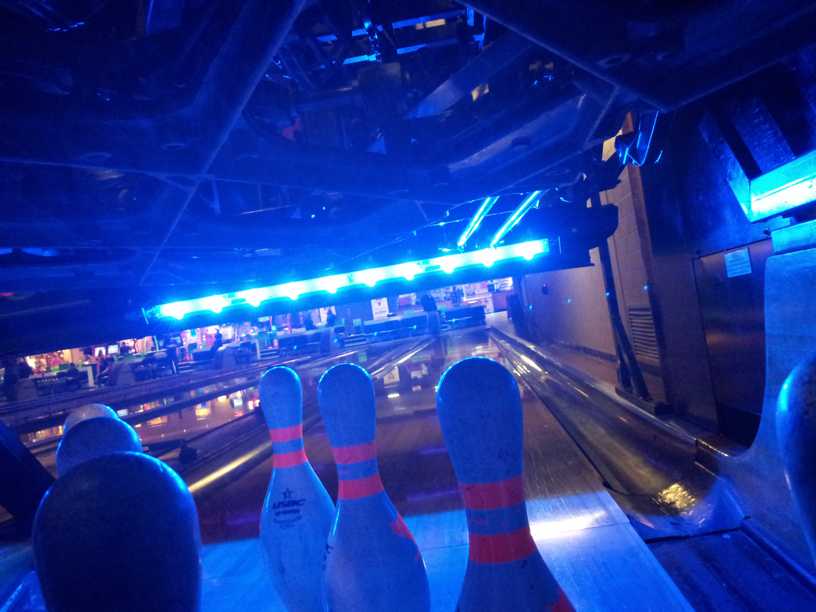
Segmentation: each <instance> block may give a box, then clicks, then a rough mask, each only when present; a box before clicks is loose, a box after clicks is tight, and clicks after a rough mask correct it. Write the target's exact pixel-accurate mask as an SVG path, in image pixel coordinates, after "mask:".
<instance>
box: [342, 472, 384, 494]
mask: <svg viewBox="0 0 816 612" xmlns="http://www.w3.org/2000/svg"><path fill="white" fill-rule="evenodd" d="M381 491H383V483H382V480H380V475H379V474H372V475H371V476H366V477H365V478H348V479H341V480H340V484H339V490H338V492H337V499H360V498H362V497H369V496H371V495H376V494H377V493H380V492H381Z"/></svg>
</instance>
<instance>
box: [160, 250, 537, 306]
mask: <svg viewBox="0 0 816 612" xmlns="http://www.w3.org/2000/svg"><path fill="white" fill-rule="evenodd" d="M549 249H550V245H549V242H548V241H547V240H546V239H542V240H530V241H528V242H521V243H519V244H511V245H505V246H500V247H496V248H487V249H479V250H476V251H467V252H464V253H451V254H448V255H441V256H439V257H434V258H432V259H421V260H417V261H408V262H403V263H398V264H393V265H390V266H379V267H374V268H366V269H364V270H357V271H356V272H351V273H349V274H332V275H328V276H320V277H317V278H310V279H304V280H297V281H292V282H288V283H283V284H280V285H270V286H267V287H256V288H253V289H244V290H242V291H236V292H234V293H222V294H218V295H208V296H204V297H200V298H196V299H192V300H182V301H176V302H168V303H167V304H160V305H158V306H154V307H152V308H150V309H147V310H146V311H145V312H146V314H147V317H148V319H176V320H178V321H180V320H182V319H183V318H184V317H186V316H187V315H188V314H192V313H202V312H213V313H216V314H218V313H220V312H222V311H223V310H224V309H226V308H229V307H231V306H252V307H254V308H258V307H259V306H260V305H261V304H262V303H264V302H268V301H272V300H290V301H295V300H298V299H300V298H301V297H302V296H304V295H309V294H315V293H328V294H336V293H337V292H338V291H340V290H341V289H345V288H348V287H354V286H357V287H375V286H376V285H377V284H379V283H381V282H387V281H395V280H407V281H412V280H414V279H415V278H416V277H418V276H423V275H428V274H438V273H440V272H443V273H446V274H453V273H454V272H455V271H456V270H459V269H462V268H473V267H478V266H483V267H486V268H490V267H492V266H493V265H494V264H495V263H497V262H503V261H508V260H513V259H516V260H517V259H523V260H526V261H530V260H532V259H534V258H535V257H536V256H538V255H546V254H548V253H549Z"/></svg>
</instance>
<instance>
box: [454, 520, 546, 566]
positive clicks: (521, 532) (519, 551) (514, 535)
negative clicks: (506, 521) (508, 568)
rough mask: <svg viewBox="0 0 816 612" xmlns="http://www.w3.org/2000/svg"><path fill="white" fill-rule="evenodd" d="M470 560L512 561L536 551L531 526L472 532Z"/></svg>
mask: <svg viewBox="0 0 816 612" xmlns="http://www.w3.org/2000/svg"><path fill="white" fill-rule="evenodd" d="M468 540H469V543H470V560H471V561H473V562H474V563H512V562H513V561H520V560H521V559H526V558H527V557H529V556H530V555H532V554H533V553H534V552H535V551H536V545H535V542H533V538H532V536H531V535H530V528H529V527H522V528H521V529H518V530H516V531H508V532H505V533H496V534H490V535H487V534H481V533H471V534H470V535H469V536H468Z"/></svg>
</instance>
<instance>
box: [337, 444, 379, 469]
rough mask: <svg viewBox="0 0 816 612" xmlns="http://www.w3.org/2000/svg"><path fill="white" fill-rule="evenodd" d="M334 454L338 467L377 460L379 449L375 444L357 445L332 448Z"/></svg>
mask: <svg viewBox="0 0 816 612" xmlns="http://www.w3.org/2000/svg"><path fill="white" fill-rule="evenodd" d="M332 453H333V454H334V462H335V463H337V464H338V465H344V464H347V463H359V462H360V461H368V460H370V459H376V457H377V447H376V446H375V445H374V443H373V442H369V443H367V444H357V445H355V446H338V447H335V448H332Z"/></svg>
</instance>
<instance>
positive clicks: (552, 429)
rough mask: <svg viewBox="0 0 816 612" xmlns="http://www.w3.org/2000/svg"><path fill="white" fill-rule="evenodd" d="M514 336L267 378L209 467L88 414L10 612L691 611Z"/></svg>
mask: <svg viewBox="0 0 816 612" xmlns="http://www.w3.org/2000/svg"><path fill="white" fill-rule="evenodd" d="M509 334H510V332H509V330H507V329H506V328H505V330H504V332H501V331H500V330H490V329H489V328H479V329H474V330H463V331H454V332H449V333H446V334H443V335H442V336H441V337H437V338H427V339H423V340H422V341H420V342H416V341H414V342H409V343H407V344H399V345H396V346H395V347H394V348H393V349H392V350H390V351H387V352H386V353H384V354H381V355H376V356H372V357H371V358H369V357H368V356H366V355H364V354H362V353H363V351H358V352H356V353H354V354H352V355H345V356H342V355H341V356H340V357H339V358H337V359H330V360H328V361H327V360H323V361H320V360H317V361H316V362H308V363H304V364H301V365H300V366H296V367H294V368H290V367H287V366H275V367H272V368H270V369H268V370H267V371H266V372H265V374H264V375H263V376H262V377H261V382H260V385H259V392H260V399H261V411H259V413H258V414H256V415H253V417H252V423H251V425H250V426H249V427H248V428H247V427H245V428H244V429H243V430H234V431H233V432H232V434H233V435H232V436H231V438H232V439H229V440H224V439H222V438H223V432H221V431H219V429H216V430H214V431H212V432H209V433H208V434H207V435H204V436H202V437H201V438H200V439H199V440H198V441H197V442H194V443H193V444H194V445H195V446H196V447H197V448H198V453H199V455H200V456H203V457H206V460H203V459H202V460H201V461H198V462H194V463H193V467H192V468H191V467H190V465H189V464H188V463H184V462H181V461H180V460H179V456H178V454H175V455H174V454H173V453H169V454H165V455H163V456H161V459H162V460H163V462H159V461H158V460H156V459H153V458H148V457H145V456H144V455H142V454H141V453H134V452H133V451H135V450H137V449H135V448H134V440H135V441H136V443H138V437H137V434H136V433H135V431H134V430H133V429H132V428H131V427H130V426H128V425H126V424H125V423H124V422H123V421H121V420H119V419H118V418H117V417H116V415H115V414H110V413H109V412H108V411H107V410H106V409H105V407H100V406H91V407H86V408H83V409H82V410H80V411H77V412H75V413H72V414H71V415H70V416H69V417H68V423H67V424H66V430H67V431H66V433H65V435H64V436H63V439H62V442H61V443H60V445H59V447H58V449H57V451H56V457H55V465H56V472H57V474H58V477H57V480H56V482H55V484H54V485H53V487H52V489H51V491H50V492H49V494H48V495H47V496H46V497H45V500H44V501H43V502H42V504H41V507H40V510H39V512H38V515H37V518H36V520H35V524H34V536H33V547H34V557H35V559H36V571H31V572H28V573H26V574H24V577H23V578H22V579H21V580H20V581H19V585H18V586H17V592H16V598H15V597H12V598H11V599H10V600H9V603H7V604H6V606H7V607H5V608H3V609H4V610H45V609H52V610H62V609H65V610H68V609H71V610H73V609H89V610H90V609H128V610H130V609H133V610H137V609H145V610H148V609H150V610H159V609H162V610H163V609H167V610H171V609H172V610H195V609H200V610H203V611H213V612H215V611H222V610H223V611H226V610H269V611H273V610H323V609H329V610H440V611H444V610H455V609H458V610H474V611H475V610H497V611H498V610H548V609H552V610H570V609H578V610H594V609H612V608H614V609H632V610H641V609H642V610H645V609H666V610H688V609H692V606H691V605H690V604H689V603H688V601H687V599H686V597H685V596H684V595H683V593H682V592H681V590H680V588H678V586H677V585H676V583H675V581H674V580H673V579H672V577H670V576H669V574H668V573H667V571H666V570H665V569H664V568H663V566H661V563H660V562H659V561H658V559H657V558H656V556H655V555H654V554H653V552H652V551H651V550H650V548H649V546H648V545H647V544H646V543H645V542H644V540H643V538H642V537H641V535H639V533H638V532H637V531H636V529H635V527H633V525H632V523H631V522H630V520H629V518H628V517H627V516H626V514H625V513H624V511H623V510H622V509H621V508H620V507H619V505H618V504H617V503H616V501H615V500H614V499H613V497H612V495H610V492H609V489H608V488H607V487H606V486H605V485H604V482H603V480H602V477H601V476H600V475H599V473H598V471H597V470H596V469H595V468H594V467H593V465H592V463H591V462H590V461H589V460H588V459H587V457H586V455H585V454H584V453H583V452H582V451H581V449H580V448H579V446H578V445H576V443H575V442H574V441H573V439H572V438H571V437H570V435H568V433H567V431H566V430H565V429H564V428H563V427H562V425H561V424H559V421H558V420H557V419H556V418H555V416H554V414H553V412H551V410H550V409H549V408H548V406H547V404H546V403H545V402H543V401H542V400H541V398H540V397H539V396H538V395H536V393H534V392H533V390H532V388H531V386H530V385H529V376H527V375H529V374H530V373H536V371H537V370H539V371H538V373H542V372H543V370H541V366H540V365H538V364H537V363H535V362H534V361H533V360H532V359H530V358H529V357H528V356H526V355H524V354H522V353H520V352H519V351H518V350H517V349H515V348H513V346H512V345H511V344H510V342H509V340H512V336H511V335H509ZM361 361H362V363H354V362H361ZM453 364H457V365H453ZM451 366H453V367H451ZM260 412H262V413H263V419H261V418H260V417H261V414H260ZM227 429H229V428H227ZM83 430H84V431H85V433H84V434H83ZM238 433H240V435H237V434H238ZM122 451H128V452H127V453H126V454H123V453H122ZM253 453H254V454H255V455H259V456H260V457H261V460H255V461H247V459H246V457H247V456H251V455H253ZM142 457H144V458H143V459H141V458H142ZM164 462H166V463H164ZM168 464H169V465H170V466H172V467H173V468H175V470H177V471H178V473H179V474H180V477H179V476H177V475H176V473H175V471H171V470H167V469H166V468H162V467H161V466H163V465H165V466H166V465H168ZM156 470H158V471H159V472H161V475H160V477H158V476H156V475H155V473H154V472H155V471H156ZM182 479H183V480H184V482H182ZM126 482H128V483H130V486H124V483H126ZM108 489H110V490H108ZM191 493H192V494H191ZM134 499H135V500H138V503H135V504H134ZM193 500H194V502H195V507H194V506H193ZM66 516H70V517H71V520H68V519H67V518H66ZM114 516H116V517H119V518H118V519H117V520H119V521H120V524H118V525H112V524H111V517H114ZM77 523H79V525H77ZM199 546H200V548H199ZM198 551H200V559H201V565H200V569H199V566H198V564H197V554H199V553H198ZM13 553H14V554H16V555H17V558H18V559H20V558H23V557H25V555H26V552H25V551H22V550H15V551H13ZM77 557H78V558H77ZM94 557H96V558H94ZM6 558H7V560H11V559H12V558H13V554H12V553H11V552H9V553H7V557H6ZM71 558H76V561H75V563H69V562H67V560H68V559H71ZM9 563H10V561H9ZM122 568H127V569H126V571H123V569H122ZM148 568H149V569H148ZM163 574H164V575H163ZM168 574H169V575H168ZM95 576H106V578H105V580H103V581H102V584H100V583H99V581H97V580H96V578H95ZM77 583H83V584H86V585H88V587H87V589H88V594H86V595H82V594H78V593H77V590H76V585H77ZM133 589H136V590H137V591H138V595H137V594H136V593H134V592H133ZM146 592H149V595H148V594H147V593H146ZM123 593H129V594H128V595H123ZM134 598H137V599H134ZM103 600H107V601H116V602H117V604H116V605H115V606H114V607H95V606H97V605H98V602H99V601H103ZM66 601H70V602H71V603H68V604H67V605H61V604H60V603H59V602H66Z"/></svg>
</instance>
